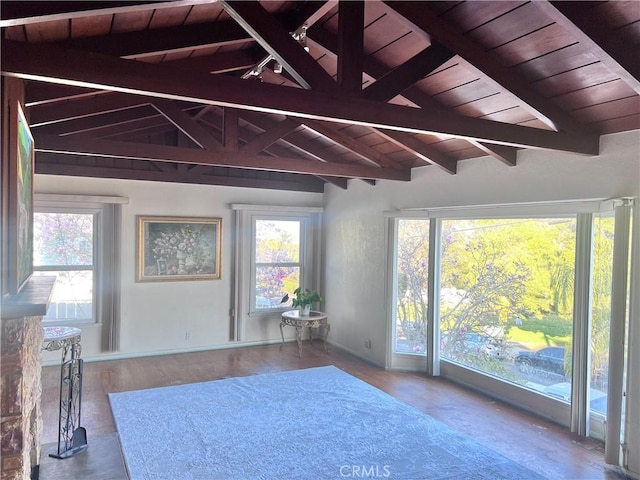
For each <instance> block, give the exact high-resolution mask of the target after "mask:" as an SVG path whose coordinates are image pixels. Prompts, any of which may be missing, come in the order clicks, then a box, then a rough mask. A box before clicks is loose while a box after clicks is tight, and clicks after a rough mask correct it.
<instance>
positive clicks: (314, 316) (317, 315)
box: [282, 309, 327, 321]
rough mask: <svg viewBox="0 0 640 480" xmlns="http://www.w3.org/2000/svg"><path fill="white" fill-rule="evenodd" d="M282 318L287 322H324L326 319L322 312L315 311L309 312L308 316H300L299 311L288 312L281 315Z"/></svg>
mask: <svg viewBox="0 0 640 480" xmlns="http://www.w3.org/2000/svg"><path fill="white" fill-rule="evenodd" d="M282 317H283V318H288V319H289V320H302V321H305V320H306V321H312V320H324V319H325V318H327V314H326V313H324V312H318V311H316V310H311V311H310V312H309V315H301V314H300V310H298V309H296V310H288V311H286V312H283V313H282Z"/></svg>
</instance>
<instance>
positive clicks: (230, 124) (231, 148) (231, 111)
mask: <svg viewBox="0 0 640 480" xmlns="http://www.w3.org/2000/svg"><path fill="white" fill-rule="evenodd" d="M238 118H239V112H238V110H236V109H235V108H231V107H224V109H223V111H222V143H223V145H224V149H225V150H226V151H227V152H237V151H238V149H239V148H240V141H239V129H240V126H239V125H238Z"/></svg>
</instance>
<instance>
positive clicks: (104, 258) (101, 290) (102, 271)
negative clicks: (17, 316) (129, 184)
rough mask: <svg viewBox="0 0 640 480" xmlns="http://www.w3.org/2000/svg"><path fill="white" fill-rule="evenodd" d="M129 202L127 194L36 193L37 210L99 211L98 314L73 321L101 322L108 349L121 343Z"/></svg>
mask: <svg viewBox="0 0 640 480" xmlns="http://www.w3.org/2000/svg"><path fill="white" fill-rule="evenodd" d="M127 203H129V199H128V198H126V197H116V196H107V195H64V194H45V193H35V194H34V210H35V211H37V212H69V213H73V212H79V213H88V212H95V215H96V219H95V224H94V252H93V254H94V275H93V283H94V289H93V308H94V318H93V320H92V321H90V322H87V321H84V322H83V321H79V322H73V323H74V324H75V325H78V326H81V325H83V324H84V325H86V326H89V325H95V326H99V327H100V329H101V335H100V337H101V338H100V343H101V348H102V351H105V352H111V351H117V350H118V348H119V345H120V272H121V268H120V242H121V240H120V232H121V228H122V225H121V222H122V220H121V208H122V207H121V205H124V204H127ZM54 288H55V286H54ZM56 323H58V322H50V323H49V324H50V325H55V324H56ZM60 323H62V322H60ZM64 323H65V324H69V323H70V322H69V321H64Z"/></svg>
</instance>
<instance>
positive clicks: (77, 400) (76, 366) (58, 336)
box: [44, 327, 88, 458]
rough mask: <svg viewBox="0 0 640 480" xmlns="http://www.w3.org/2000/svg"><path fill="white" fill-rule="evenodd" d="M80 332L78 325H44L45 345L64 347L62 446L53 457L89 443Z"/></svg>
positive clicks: (80, 449) (50, 348) (73, 452)
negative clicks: (84, 417)
mask: <svg viewBox="0 0 640 480" xmlns="http://www.w3.org/2000/svg"><path fill="white" fill-rule="evenodd" d="M80 333H81V331H80V329H79V328H74V327H44V343H45V344H44V349H45V350H48V351H50V352H52V351H54V350H60V349H62V364H61V366H60V414H59V419H58V449H57V451H56V452H54V453H50V454H49V456H50V457H53V458H69V457H72V456H74V455H77V454H78V453H81V452H84V451H85V450H86V449H87V447H88V445H87V431H86V430H85V429H84V427H81V426H80V413H81V405H82V364H83V361H82V359H81V358H80V352H81V350H82V348H81V346H80Z"/></svg>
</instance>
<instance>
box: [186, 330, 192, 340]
mask: <svg viewBox="0 0 640 480" xmlns="http://www.w3.org/2000/svg"><path fill="white" fill-rule="evenodd" d="M184 339H185V340H187V341H189V340H191V332H189V331H186V332H184Z"/></svg>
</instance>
